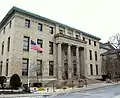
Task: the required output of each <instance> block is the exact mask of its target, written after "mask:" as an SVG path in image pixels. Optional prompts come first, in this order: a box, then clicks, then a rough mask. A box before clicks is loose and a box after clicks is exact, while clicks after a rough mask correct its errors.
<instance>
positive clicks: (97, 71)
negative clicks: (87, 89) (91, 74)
mask: <svg viewBox="0 0 120 98" xmlns="http://www.w3.org/2000/svg"><path fill="white" fill-rule="evenodd" d="M98 74H99V69H98V64H96V75H98Z"/></svg>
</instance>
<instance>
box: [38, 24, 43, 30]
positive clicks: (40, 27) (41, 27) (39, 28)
mask: <svg viewBox="0 0 120 98" xmlns="http://www.w3.org/2000/svg"><path fill="white" fill-rule="evenodd" d="M42 29H43V25H42V24H41V23H38V30H39V31H42Z"/></svg>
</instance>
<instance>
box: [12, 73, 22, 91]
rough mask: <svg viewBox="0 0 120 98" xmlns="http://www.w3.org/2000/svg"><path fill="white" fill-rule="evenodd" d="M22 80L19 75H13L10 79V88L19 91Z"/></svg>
mask: <svg viewBox="0 0 120 98" xmlns="http://www.w3.org/2000/svg"><path fill="white" fill-rule="evenodd" d="M21 84H22V83H21V80H20V77H19V75H18V74H13V75H12V76H11V78H10V86H11V87H12V88H14V89H18V87H20V86H21Z"/></svg>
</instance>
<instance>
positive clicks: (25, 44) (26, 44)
mask: <svg viewBox="0 0 120 98" xmlns="http://www.w3.org/2000/svg"><path fill="white" fill-rule="evenodd" d="M23 50H24V51H29V37H27V36H24V39H23Z"/></svg>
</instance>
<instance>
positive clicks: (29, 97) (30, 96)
mask: <svg viewBox="0 0 120 98" xmlns="http://www.w3.org/2000/svg"><path fill="white" fill-rule="evenodd" d="M115 84H116V83H97V84H91V85H88V86H87V87H83V88H73V89H72V88H69V89H66V90H62V89H59V90H56V92H53V91H52V90H50V91H49V92H46V91H43V92H42V91H41V92H39V93H37V94H14V95H13V94H11V95H0V98H1V97H2V98H6V97H9V98H23V97H24V98H40V96H44V97H46V96H49V95H50V96H58V95H63V94H70V93H75V92H82V91H86V90H90V89H94V88H99V87H105V86H109V85H115ZM118 84H119V83H118ZM56 98H57V97H56Z"/></svg>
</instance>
